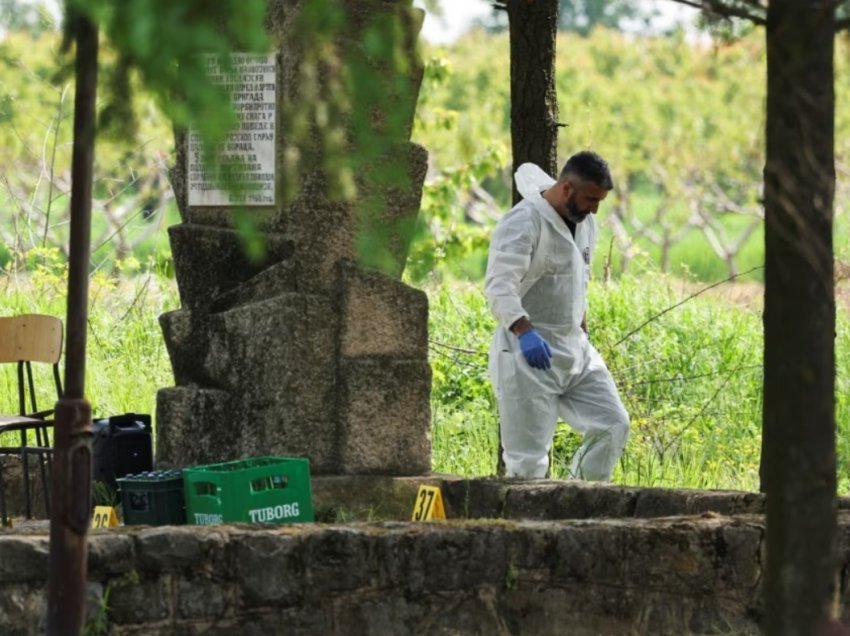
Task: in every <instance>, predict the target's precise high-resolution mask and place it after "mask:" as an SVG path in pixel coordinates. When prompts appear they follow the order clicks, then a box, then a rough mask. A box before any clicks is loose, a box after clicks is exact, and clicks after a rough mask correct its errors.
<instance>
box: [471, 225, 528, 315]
mask: <svg viewBox="0 0 850 636" xmlns="http://www.w3.org/2000/svg"><path fill="white" fill-rule="evenodd" d="M532 214H533V212H532V211H530V210H528V209H519V210H514V211H513V212H511V213H510V214H509V215H508V216H506V217H505V218H504V219H502V220H501V221H500V222H499V224H498V225H497V226H496V229H495V230H494V231H493V237H492V239H491V240H490V253H489V256H488V259H487V274H486V276H485V278H484V294H485V295H486V296H487V301H488V302H489V304H490V310H491V311H492V312H493V316H494V317H495V318H496V320H498V321H499V324H500V325H502V326H504V327H505V328H508V327H510V326H511V325H512V324H514V323H515V322H516V321H517V320H519V319H520V318H522V317H523V316H528V313H527V312H526V311H525V309H523V307H522V299H521V298H520V294H519V290H520V283H521V282H522V279H523V278H524V277H525V275H526V273H527V272H528V267H529V264H530V263H531V256H532V253H533V252H534V248H535V246H536V245H537V240H538V237H539V233H540V228H539V226H537V224H535V223H534V219H533V218H532Z"/></svg>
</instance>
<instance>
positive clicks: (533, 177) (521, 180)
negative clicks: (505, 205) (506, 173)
mask: <svg viewBox="0 0 850 636" xmlns="http://www.w3.org/2000/svg"><path fill="white" fill-rule="evenodd" d="M514 180H515V181H516V189H517V191H518V192H519V193H520V194H521V195H522V198H523V199H535V198H539V197H540V192H541V191H542V190H548V189H549V188H551V187H552V186H553V185H555V180H554V179H553V178H552V177H550V176H549V175H548V174H546V173H545V172H544V171H543V169H542V168H540V166H538V165H535V164H533V163H524V164H522V165H521V166H520V167H519V168H517V170H516V172H515V173H514Z"/></svg>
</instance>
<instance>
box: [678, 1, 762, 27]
mask: <svg viewBox="0 0 850 636" xmlns="http://www.w3.org/2000/svg"><path fill="white" fill-rule="evenodd" d="M670 1H671V2H677V3H679V4H684V5H687V6H689V7H693V8H694V9H700V10H701V11H705V12H706V13H713V14H714V15H718V16H721V17H724V18H740V19H742V20H748V21H750V22H752V23H753V24H758V25H761V26H764V25H766V24H767V19H766V18H764V17H762V16H760V15H758V14H756V13H751V12H750V11H747V10H746V9H744V8H741V7H733V6H729V5H727V4H725V3H724V2H723V0H670ZM754 6H759V5H754Z"/></svg>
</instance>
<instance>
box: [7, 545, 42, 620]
mask: <svg viewBox="0 0 850 636" xmlns="http://www.w3.org/2000/svg"><path fill="white" fill-rule="evenodd" d="M0 563H2V556H0ZM0 567H2V566H0ZM46 588H47V586H46V579H45V580H44V581H43V582H42V583H41V584H39V585H33V584H27V583H5V582H4V583H3V585H0V634H3V636H35V635H36V634H44V633H45V628H46V626H47V622H46V619H47V593H46Z"/></svg>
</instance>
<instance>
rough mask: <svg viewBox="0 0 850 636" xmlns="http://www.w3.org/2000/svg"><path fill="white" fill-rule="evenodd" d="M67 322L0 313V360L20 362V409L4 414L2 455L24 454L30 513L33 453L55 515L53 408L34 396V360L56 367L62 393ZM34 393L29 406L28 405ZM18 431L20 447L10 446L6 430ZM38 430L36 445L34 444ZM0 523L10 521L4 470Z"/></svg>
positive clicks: (29, 511) (46, 501)
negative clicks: (61, 367)
mask: <svg viewBox="0 0 850 636" xmlns="http://www.w3.org/2000/svg"><path fill="white" fill-rule="evenodd" d="M63 333H64V332H63V328H62V321H61V320H60V319H59V318H55V317H53V316H44V315H40V314H25V315H20V316H14V317H11V318H0V363H2V364H6V363H16V364H17V366H18V413H17V414H16V415H0V455H13V456H17V457H20V458H21V469H22V471H23V489H24V493H23V495H24V506H25V514H26V517H27V518H31V517H32V499H31V488H30V475H29V457H30V455H35V456H37V457H38V463H39V467H40V472H41V480H42V485H43V488H44V508H45V513H46V514H47V516H50V490H49V483H50V482H49V479H50V468H51V461H52V448H51V443H50V433H51V432H52V429H53V420H52V419H48V416H50V415H51V414H52V413H53V409H52V408H50V409H48V410H43V411H39V410H38V406H37V404H36V398H35V381H34V379H33V372H32V363H33V362H41V363H45V364H50V365H52V366H53V383H54V384H55V387H56V397H57V399H58V398H60V397H61V396H62V382H61V380H60V378H59V358H60V357H61V356H62V340H63ZM27 393H29V409H28V408H27V399H26V398H27ZM15 432H17V433H19V435H20V446H7V445H6V443H5V442H4V441H3V438H4V437H8V436H7V435H5V434H7V433H15ZM30 433H34V436H35V445H32V444H31V441H32V440H31V437H32V436H31V435H30ZM0 523H2V524H3V525H6V524H7V523H8V519H7V515H6V498H5V489H4V483H3V471H2V470H0Z"/></svg>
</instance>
